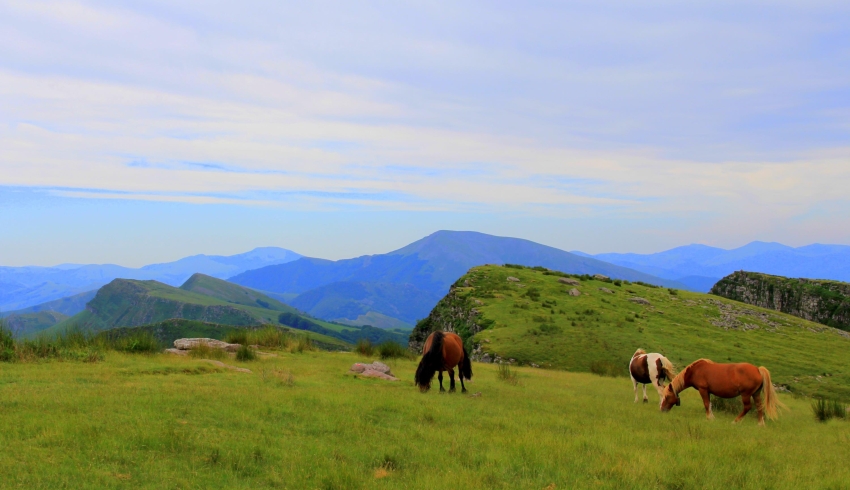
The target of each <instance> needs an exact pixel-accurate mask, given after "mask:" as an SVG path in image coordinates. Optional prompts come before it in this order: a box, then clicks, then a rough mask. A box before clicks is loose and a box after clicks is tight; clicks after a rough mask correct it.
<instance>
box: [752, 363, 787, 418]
mask: <svg viewBox="0 0 850 490" xmlns="http://www.w3.org/2000/svg"><path fill="white" fill-rule="evenodd" d="M759 373H761V379H762V385H761V387H762V391H763V393H764V400H763V401H762V405H763V408H764V413H765V414H766V415H767V418H769V419H770V420H776V419H778V418H779V410H780V409H785V408H787V407H786V406H785V405H784V404H783V403H782V402H781V401H779V398H778V397H777V396H776V390H774V389H773V383H771V382H770V371H768V370H767V368H766V367H764V366H760V367H759Z"/></svg>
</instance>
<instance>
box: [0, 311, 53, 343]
mask: <svg viewBox="0 0 850 490" xmlns="http://www.w3.org/2000/svg"><path fill="white" fill-rule="evenodd" d="M68 318H69V317H68V315H65V314H63V313H59V312H58V311H49V310H45V311H38V312H32V313H15V314H12V315H7V316H6V317H5V318H3V321H4V323H5V326H6V328H8V329H9V330H10V331H11V332H12V334H13V335H14V336H16V337H23V336H27V335H30V334H33V333H35V332H40V331H42V330H45V329H47V328H50V327H52V326H53V325H56V324H57V323H60V322H62V321H64V320H67V319H68Z"/></svg>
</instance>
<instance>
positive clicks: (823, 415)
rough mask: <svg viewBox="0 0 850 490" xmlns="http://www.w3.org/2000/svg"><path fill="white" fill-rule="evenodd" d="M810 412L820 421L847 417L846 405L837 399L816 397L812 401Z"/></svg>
mask: <svg viewBox="0 0 850 490" xmlns="http://www.w3.org/2000/svg"><path fill="white" fill-rule="evenodd" d="M812 413H814V415H815V419H817V420H818V421H820V422H826V421H827V420H829V419H832V418H836V419H845V418H847V405H846V404H844V403H842V402H839V401H838V400H829V399H826V398H818V399H815V400H813V401H812Z"/></svg>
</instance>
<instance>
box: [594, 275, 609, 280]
mask: <svg viewBox="0 0 850 490" xmlns="http://www.w3.org/2000/svg"><path fill="white" fill-rule="evenodd" d="M593 278H594V279H596V280H599V281H605V280H608V279H610V277H608V276H603V275H602V274H594V275H593Z"/></svg>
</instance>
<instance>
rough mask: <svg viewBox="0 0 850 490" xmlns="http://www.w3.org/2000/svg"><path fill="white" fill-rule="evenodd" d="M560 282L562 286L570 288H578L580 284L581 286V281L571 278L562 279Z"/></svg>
mask: <svg viewBox="0 0 850 490" xmlns="http://www.w3.org/2000/svg"><path fill="white" fill-rule="evenodd" d="M558 282H560V283H561V284H569V285H570V286H578V285H579V284H581V283H580V282H579V281H576V280H575V279H573V278H571V277H561V278H559V279H558Z"/></svg>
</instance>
